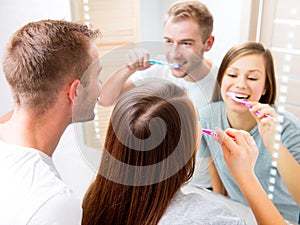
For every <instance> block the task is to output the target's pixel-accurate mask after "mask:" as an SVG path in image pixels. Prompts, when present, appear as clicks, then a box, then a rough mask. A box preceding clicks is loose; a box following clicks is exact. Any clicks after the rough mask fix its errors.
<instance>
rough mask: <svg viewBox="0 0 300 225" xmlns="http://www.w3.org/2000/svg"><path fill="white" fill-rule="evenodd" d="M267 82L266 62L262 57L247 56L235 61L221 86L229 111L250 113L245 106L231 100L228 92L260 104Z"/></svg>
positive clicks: (229, 67)
mask: <svg viewBox="0 0 300 225" xmlns="http://www.w3.org/2000/svg"><path fill="white" fill-rule="evenodd" d="M265 82H266V72H265V60H264V58H263V56H262V55H260V54H250V55H245V56H242V57H240V58H238V59H236V60H235V61H233V62H232V63H231V64H230V65H229V66H228V67H227V69H226V70H225V73H224V74H223V79H222V84H221V94H222V97H223V99H224V102H225V103H226V105H227V110H233V111H239V112H241V111H248V109H247V108H246V107H245V106H243V105H241V104H239V103H236V102H235V101H233V100H232V99H230V97H228V96H227V94H226V93H227V92H231V93H233V94H234V95H235V96H236V97H237V98H238V99H241V100H243V101H255V102H258V101H259V99H260V97H261V96H262V95H263V94H265V92H266V89H265Z"/></svg>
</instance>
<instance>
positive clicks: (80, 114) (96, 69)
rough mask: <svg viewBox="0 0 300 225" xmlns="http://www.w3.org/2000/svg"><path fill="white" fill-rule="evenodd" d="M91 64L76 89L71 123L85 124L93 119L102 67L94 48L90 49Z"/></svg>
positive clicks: (99, 89)
mask: <svg viewBox="0 0 300 225" xmlns="http://www.w3.org/2000/svg"><path fill="white" fill-rule="evenodd" d="M92 56H93V63H92V64H91V65H90V66H89V68H88V69H87V71H86V72H85V73H84V75H83V76H82V78H81V80H80V83H79V84H78V87H77V90H76V92H77V96H76V101H75V104H74V107H73V122H85V121H90V120H93V119H94V117H95V113H94V108H95V105H96V103H97V98H98V97H99V95H100V91H101V88H102V87H101V86H102V85H101V82H100V80H99V74H100V71H101V70H102V66H101V64H100V60H99V53H98V50H97V48H96V47H93V48H92Z"/></svg>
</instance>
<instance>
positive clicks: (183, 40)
mask: <svg viewBox="0 0 300 225" xmlns="http://www.w3.org/2000/svg"><path fill="white" fill-rule="evenodd" d="M164 39H168V40H172V38H169V37H164ZM185 41H190V42H195V40H194V39H189V38H187V39H182V40H179V42H185Z"/></svg>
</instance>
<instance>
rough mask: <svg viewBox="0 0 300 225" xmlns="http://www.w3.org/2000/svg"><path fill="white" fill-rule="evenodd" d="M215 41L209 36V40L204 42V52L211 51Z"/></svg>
mask: <svg viewBox="0 0 300 225" xmlns="http://www.w3.org/2000/svg"><path fill="white" fill-rule="evenodd" d="M214 41H215V37H214V36H213V35H210V36H209V38H208V39H207V40H206V42H205V48H204V50H205V51H209V50H210V49H211V47H212V46H213V44H214Z"/></svg>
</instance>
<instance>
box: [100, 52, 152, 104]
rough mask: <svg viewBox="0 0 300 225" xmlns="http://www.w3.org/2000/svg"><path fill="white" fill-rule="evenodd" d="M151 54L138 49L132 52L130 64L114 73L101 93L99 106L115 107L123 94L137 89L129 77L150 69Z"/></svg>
mask: <svg viewBox="0 0 300 225" xmlns="http://www.w3.org/2000/svg"><path fill="white" fill-rule="evenodd" d="M148 60H149V53H147V52H145V51H141V50H138V49H135V50H132V52H131V54H130V57H129V61H130V62H129V63H128V64H127V65H126V66H124V67H122V68H120V69H118V70H117V71H116V72H114V73H113V74H112V75H111V76H110V77H109V78H108V79H107V80H106V82H105V83H104V85H103V88H102V90H101V93H100V101H99V104H100V105H102V106H111V105H113V104H114V103H115V102H116V101H117V99H118V98H119V97H120V95H121V94H123V93H124V92H126V91H128V90H130V89H132V88H133V87H135V85H134V83H133V82H132V81H131V79H129V77H130V76H131V75H132V74H134V73H135V72H136V71H142V70H146V69H148V68H149V67H150V66H151V65H150V64H149V63H148Z"/></svg>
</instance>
